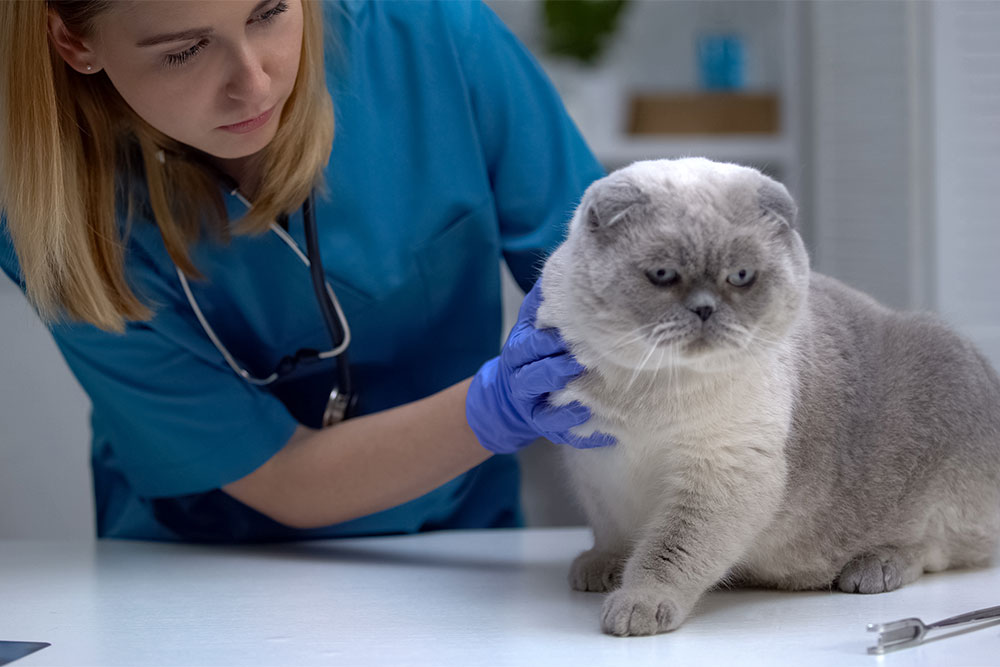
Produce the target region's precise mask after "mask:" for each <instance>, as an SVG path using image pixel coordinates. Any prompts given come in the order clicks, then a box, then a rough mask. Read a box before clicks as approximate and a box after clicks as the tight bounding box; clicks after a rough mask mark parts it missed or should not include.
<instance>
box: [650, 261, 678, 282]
mask: <svg viewBox="0 0 1000 667" xmlns="http://www.w3.org/2000/svg"><path fill="white" fill-rule="evenodd" d="M646 277H647V278H649V282H651V283H653V284H654V285H656V286H657V287H670V286H671V285H673V284H675V283H677V281H679V280H680V278H681V277H680V276H679V275H678V274H677V272H676V271H674V270H673V269H667V268H664V267H662V266H661V267H660V268H658V269H649V270H648V271H646Z"/></svg>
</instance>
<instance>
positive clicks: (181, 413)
mask: <svg viewBox="0 0 1000 667" xmlns="http://www.w3.org/2000/svg"><path fill="white" fill-rule="evenodd" d="M0 51H2V53H3V62H2V65H0V67H2V68H3V70H2V71H3V73H2V75H0V76H2V79H0V91H2V92H0V94H2V95H3V96H4V97H3V99H0V109H3V113H4V114H5V115H4V116H3V117H2V118H0V128H2V129H0V151H2V153H0V156H2V158H0V160H2V161H0V205H2V210H3V212H4V220H3V222H2V227H0V264H2V266H3V269H4V271H5V272H6V273H7V274H8V275H9V276H10V277H11V279H13V280H14V281H15V282H17V283H18V284H19V285H20V286H21V287H22V288H23V289H25V290H26V293H27V295H28V297H29V298H30V300H31V302H32V303H33V305H34V306H35V307H36V309H37V310H38V311H39V313H40V314H41V315H42V317H43V318H44V319H45V321H46V322H47V323H48V324H49V327H50V329H51V332H52V335H53V336H54V338H55V341H56V343H57V344H58V346H59V348H60V350H61V352H62V354H63V355H64V356H65V359H66V361H67V362H68V364H69V366H70V368H71V369H72V371H73V373H74V374H75V375H76V377H77V379H78V380H79V381H80V383H81V385H82V386H83V388H84V389H85V390H86V392H87V393H88V394H89V396H90V399H91V401H92V403H93V412H92V428H93V452H92V468H93V481H94V493H95V498H96V510H97V532H98V534H99V535H100V536H102V537H126V538H143V539H156V540H192V541H222V542H238V541H260V540H283V539H302V538H311V537H331V536H349V535H365V534H385V533H405V532H413V531H421V530H430V529H439V528H472V527H493V526H516V525H518V524H519V522H520V520H521V518H520V510H519V506H518V484H519V477H518V470H517V464H516V462H515V460H514V458H513V457H511V456H494V454H496V453H499V454H509V453H512V452H514V451H516V450H517V449H519V448H520V447H523V446H525V445H527V444H528V443H530V442H532V441H533V440H535V439H536V438H537V437H539V436H541V435H544V436H546V437H549V438H550V439H552V440H555V441H557V442H563V443H567V444H569V445H571V446H575V447H592V446H600V445H606V444H609V443H610V442H612V440H611V439H610V438H609V437H607V436H604V435H601V434H597V435H595V436H592V437H591V438H588V439H582V438H578V437H576V436H574V435H572V434H571V433H570V429H571V428H572V427H573V426H575V425H578V424H581V423H583V422H584V421H586V420H587V419H588V417H589V415H588V412H587V410H586V409H584V408H582V407H581V406H579V405H570V406H568V407H566V408H563V409H555V408H552V407H550V406H549V405H548V404H547V403H546V396H547V394H548V393H549V392H552V391H555V390H557V389H559V388H561V387H562V386H564V385H565V384H566V382H567V381H569V380H570V379H572V378H573V377H574V376H576V375H578V374H579V373H580V372H581V371H582V368H581V367H580V366H579V365H578V364H577V363H576V362H575V360H574V359H572V357H570V356H569V355H568V354H567V353H566V351H565V347H564V345H563V343H562V341H561V340H560V339H559V338H558V336H556V335H555V333H554V332H552V331H538V330H536V329H534V328H533V326H531V322H532V321H533V316H534V315H533V313H534V309H535V308H537V304H538V302H539V295H538V293H537V290H534V291H531V292H530V293H529V296H528V298H527V299H526V300H525V305H524V306H523V307H522V311H521V316H520V318H519V321H518V324H517V326H516V327H515V330H514V332H513V333H512V335H511V337H510V338H509V340H508V342H507V344H506V345H505V347H504V349H503V352H502V353H501V355H500V356H499V357H493V355H496V354H497V352H498V348H499V343H500V333H501V332H500V327H501V304H500V278H499V273H498V263H499V260H500V259H501V258H502V259H503V260H505V261H506V263H507V265H508V266H509V267H510V269H511V271H512V273H513V275H514V277H515V278H516V279H517V281H518V283H519V284H520V285H521V287H522V288H524V289H526V290H528V289H530V288H531V286H532V284H533V281H534V280H535V278H536V277H537V271H538V269H539V266H540V260H541V259H542V258H544V257H545V256H546V254H547V253H548V252H549V251H550V250H551V249H552V248H553V247H554V246H555V245H557V244H558V243H559V242H560V241H561V239H562V237H563V233H564V226H565V222H566V220H568V217H569V215H570V213H571V212H572V210H573V208H574V207H575V205H576V203H577V201H578V199H579V197H580V196H581V194H582V192H583V190H584V189H585V188H586V186H587V185H588V184H589V183H590V182H591V181H593V180H595V179H596V178H598V177H600V176H601V175H602V170H601V168H600V166H599V165H598V164H597V163H596V162H595V160H594V158H593V157H592V156H591V154H590V152H589V151H588V149H587V147H586V146H585V145H584V143H583V141H582V140H581V138H580V136H579V135H578V133H577V131H576V129H575V128H574V127H573V125H572V123H571V122H570V120H569V119H568V117H567V115H566V113H565V111H564V110H563V108H562V106H561V104H560V102H559V99H558V98H557V96H556V93H555V92H554V90H553V89H552V87H551V86H550V84H549V83H548V82H547V80H546V79H545V77H544V75H543V74H542V73H541V71H540V70H539V68H538V66H537V65H536V63H535V62H534V61H533V60H532V58H531V57H530V56H529V55H528V54H527V53H526V51H525V50H524V49H523V47H522V46H521V45H520V44H519V43H518V42H517V41H516V39H515V38H514V37H513V36H512V35H511V34H510V33H509V32H508V31H507V30H506V29H505V28H504V27H503V25H502V24H501V23H500V21H499V20H498V19H497V18H496V17H495V16H494V15H493V14H492V13H491V12H490V10H489V9H487V8H486V7H484V6H483V5H480V4H476V3H465V2H462V3H459V2H405V3H404V2H354V1H349V0H344V1H343V2H339V3H333V2H326V3H318V2H311V1H308V0H262V1H260V0H238V1H229V0H222V1H217V0H211V1H205V2H198V3H190V2H143V3H117V2H107V1H62V0H60V1H54V0H53V1H49V2H43V1H42V0H33V1H31V2H4V3H0ZM335 126H336V131H335V130H334V127H335ZM306 203H308V204H309V206H308V209H309V210H307V211H303V205H304V204H306ZM307 223H308V224H307ZM310 227H312V228H313V229H315V230H316V234H315V238H314V239H313V240H314V244H313V245H315V247H308V248H307V246H310V243H309V240H308V239H307V238H306V237H307V231H308V229H309V228H310ZM307 250H308V253H307ZM308 257H312V258H313V261H312V263H310V262H309V261H308ZM320 261H322V262H323V264H322V266H323V268H324V270H325V271H324V273H322V274H317V275H316V276H315V277H314V276H313V275H312V274H311V270H310V268H309V264H315V265H316V266H317V267H318V266H319V262H320ZM314 278H315V283H314ZM491 357H493V358H492V359H491ZM348 358H349V360H348ZM345 382H347V383H349V391H348V389H346V388H345V385H344V383H345ZM54 409H58V406H54Z"/></svg>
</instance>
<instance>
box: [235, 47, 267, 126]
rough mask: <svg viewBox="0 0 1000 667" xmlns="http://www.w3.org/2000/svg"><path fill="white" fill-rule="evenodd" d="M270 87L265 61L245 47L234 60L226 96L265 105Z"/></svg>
mask: <svg viewBox="0 0 1000 667" xmlns="http://www.w3.org/2000/svg"><path fill="white" fill-rule="evenodd" d="M270 85H271V77H270V76H268V74H267V72H266V71H265V70H264V61H263V59H262V58H261V57H260V56H259V55H258V54H256V53H254V52H253V50H252V49H250V48H249V46H244V47H243V48H242V49H241V50H240V51H239V53H238V54H237V55H236V57H235V58H234V62H233V66H232V70H231V71H230V74H229V78H228V80H227V81H226V95H227V96H228V97H230V98H231V99H234V100H240V101H241V102H249V103H250V104H257V103H259V104H263V103H265V102H266V101H267V96H268V92H269V89H270ZM255 110H256V111H261V110H260V109H255Z"/></svg>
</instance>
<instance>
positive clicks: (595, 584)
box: [569, 549, 625, 593]
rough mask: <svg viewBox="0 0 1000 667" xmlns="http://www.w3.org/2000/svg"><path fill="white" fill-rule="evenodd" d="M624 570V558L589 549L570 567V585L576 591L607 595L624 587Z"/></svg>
mask: <svg viewBox="0 0 1000 667" xmlns="http://www.w3.org/2000/svg"><path fill="white" fill-rule="evenodd" d="M624 569H625V558H624V556H621V555H619V554H609V553H607V552H604V551H597V550H595V549H588V550H587V551H584V552H583V553H582V554H580V555H579V556H577V557H576V559H575V560H574V561H573V564H572V565H571V566H570V568H569V585H570V588H572V589H573V590H574V591H584V592H591V593H606V592H608V591H611V590H614V589H616V588H618V587H619V586H621V585H622V571H623V570H624Z"/></svg>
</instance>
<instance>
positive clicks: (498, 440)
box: [465, 280, 617, 454]
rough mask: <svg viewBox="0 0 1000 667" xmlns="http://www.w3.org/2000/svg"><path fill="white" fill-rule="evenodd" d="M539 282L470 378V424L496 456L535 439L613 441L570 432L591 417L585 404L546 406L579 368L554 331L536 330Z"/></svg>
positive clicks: (586, 444)
mask: <svg viewBox="0 0 1000 667" xmlns="http://www.w3.org/2000/svg"><path fill="white" fill-rule="evenodd" d="M541 282H542V281H541V280H539V281H538V282H536V283H535V286H534V287H533V288H532V289H531V291H530V292H528V294H527V295H526V296H525V297H524V302H523V303H522V304H521V310H520V312H519V313H518V316H517V324H515V325H514V328H513V330H511V332H510V336H508V337H507V342H506V343H504V346H503V350H502V351H501V352H500V356H499V357H496V358H494V359H491V360H490V361H487V362H486V363H485V364H483V366H482V368H480V369H479V372H478V373H476V376H475V377H474V378H473V379H472V384H471V385H470V387H469V393H468V395H467V397H466V399H465V416H466V419H467V420H468V422H469V426H471V427H472V430H473V432H475V434H476V437H477V438H479V442H480V443H481V444H482V445H483V447H485V448H486V449H488V450H490V451H491V452H495V453H497V454H510V453H513V452H515V451H517V450H518V449H521V448H522V447H524V446H525V445H528V444H530V443H531V442H533V441H534V440H535V439H536V438H538V437H545V438H548V439H549V440H551V441H552V442H555V443H559V444H568V445H571V446H573V447H577V448H579V449H588V448H591V447H603V446H605V445H612V444H615V443H616V442H617V440H615V439H614V438H613V437H611V436H609V435H607V434H604V433H594V434H592V435H590V436H589V437H586V438H581V437H578V436H575V435H572V434H571V433H570V432H569V430H570V429H571V428H572V427H574V426H578V425H580V424H583V423H584V422H586V421H587V420H588V419H590V410H589V409H587V408H586V407H585V406H583V405H581V404H579V403H575V402H574V403H570V404H569V405H565V406H562V407H554V406H552V405H549V402H548V396H549V393H551V392H554V391H558V390H559V389H562V388H563V387H565V386H566V383H567V382H569V381H570V380H572V379H573V378H575V377H576V376H577V375H579V374H580V373H582V372H583V371H584V368H583V366H581V365H580V364H579V363H577V361H576V359H574V358H573V357H572V355H570V353H569V352H568V351H567V349H566V343H565V342H564V341H563V339H562V338H561V337H560V336H559V334H558V333H557V332H556V330H555V329H536V328H535V314H536V313H537V311H538V305H539V304H540V303H541V301H542V289H541Z"/></svg>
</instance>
